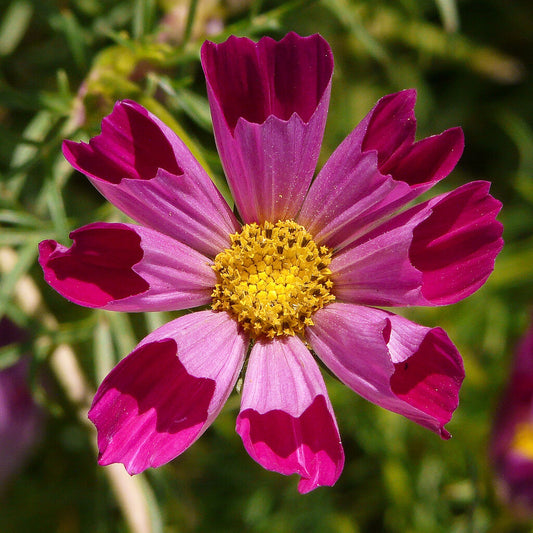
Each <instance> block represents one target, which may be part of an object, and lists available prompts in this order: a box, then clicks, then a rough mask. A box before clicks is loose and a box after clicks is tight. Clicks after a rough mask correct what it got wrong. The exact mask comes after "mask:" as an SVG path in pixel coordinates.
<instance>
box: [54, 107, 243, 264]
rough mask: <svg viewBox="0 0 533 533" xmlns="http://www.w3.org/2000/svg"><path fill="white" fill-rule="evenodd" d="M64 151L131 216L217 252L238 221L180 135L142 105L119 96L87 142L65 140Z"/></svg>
mask: <svg viewBox="0 0 533 533" xmlns="http://www.w3.org/2000/svg"><path fill="white" fill-rule="evenodd" d="M63 153H64V155H65V158H66V159H67V160H68V161H69V163H70V164H71V165H72V166H73V167H74V168H75V169H76V170H79V171H80V172H83V173H84V174H85V175H86V176H87V177H88V178H89V179H90V181H91V182H92V184H93V185H94V186H95V187H96V188H97V189H98V190H99V191H100V192H101V193H102V194H103V195H104V196H105V197H106V198H107V199H108V200H109V201H110V202H111V203H113V204H114V205H115V206H116V207H118V208H119V209H120V210H121V211H123V212H124V213H126V214H127V215H128V216H130V217H131V218H133V219H134V220H136V221H137V222H140V223H141V224H145V225H147V226H149V227H151V228H153V229H156V230H158V231H161V232H162V233H165V234H167V235H169V236H171V237H174V238H175V239H177V240H179V241H181V242H183V243H185V244H188V245H189V246H191V247H193V248H195V249H196V250H198V251H200V252H202V253H205V254H210V255H212V256H214V255H216V254H217V253H218V252H219V251H220V250H222V249H224V248H225V247H227V246H228V243H229V239H228V235H229V234H230V233H234V232H235V231H237V230H238V228H239V224H238V222H237V220H236V219H235V217H234V215H233V213H232V212H231V209H230V208H229V206H228V205H227V204H226V202H225V200H224V199H223V198H222V196H221V194H220V193H219V191H218V190H217V188H216V187H215V185H214V184H213V182H212V181H211V179H210V178H209V176H208V175H207V174H206V172H205V170H204V169H203V168H202V167H201V165H200V164H199V163H198V162H197V161H196V159H195V158H194V156H193V155H192V154H191V152H190V151H189V149H188V148H187V147H186V146H185V144H184V143H183V142H182V141H181V140H180V139H179V138H178V136H177V135H176V134H175V133H174V132H173V131H172V130H171V129H170V128H169V127H168V126H166V125H165V124H164V123H163V122H161V121H160V120H159V119H158V118H157V117H156V116H155V115H153V114H152V113H150V112H149V111H147V110H146V109H145V108H143V107H142V106H141V105H139V104H137V103H135V102H132V101H129V100H124V101H122V102H118V103H117V104H116V105H115V107H114V109H113V112H112V113H111V114H110V115H108V116H107V117H105V118H104V120H103V121H102V133H101V134H100V135H97V136H96V137H94V138H92V139H91V140H90V141H89V144H86V143H75V142H72V141H65V142H64V143H63Z"/></svg>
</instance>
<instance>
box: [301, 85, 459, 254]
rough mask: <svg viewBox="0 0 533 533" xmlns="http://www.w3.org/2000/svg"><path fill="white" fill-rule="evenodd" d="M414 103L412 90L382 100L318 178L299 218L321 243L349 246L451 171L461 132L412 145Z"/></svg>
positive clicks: (339, 246) (346, 140)
mask: <svg viewBox="0 0 533 533" xmlns="http://www.w3.org/2000/svg"><path fill="white" fill-rule="evenodd" d="M415 100H416V92H415V91H414V90H406V91H401V92H399V93H396V94H391V95H388V96H385V97H383V98H382V99H381V100H379V102H378V103H377V104H376V105H375V107H374V108H373V109H372V110H371V111H370V113H369V114H368V115H367V116H366V117H365V118H364V119H363V120H362V121H361V123H360V124H359V125H358V126H357V127H356V128H355V129H354V130H353V131H352V132H351V133H350V135H348V137H346V139H345V140H344V141H343V142H342V143H341V144H340V145H339V147H338V148H337V149H336V150H335V152H334V153H333V154H332V155H331V157H330V158H329V159H328V161H327V162H326V164H325V165H324V167H323V168H322V170H321V171H320V172H319V174H318V176H317V178H316V180H315V181H314V182H313V183H312V185H311V187H310V189H309V194H308V195H307V197H306V199H305V201H304V204H303V206H302V210H301V212H300V214H299V215H298V219H299V222H300V223H301V224H302V225H304V226H305V227H306V229H307V230H308V231H309V232H310V233H311V234H312V235H313V236H314V238H315V240H316V241H317V242H319V243H321V244H325V245H326V246H328V247H329V248H337V249H339V248H342V247H343V246H346V245H347V244H349V243H350V242H353V241H354V240H356V239H357V238H359V237H361V235H363V234H364V233H366V232H368V231H369V230H370V229H372V227H374V226H375V225H376V223H379V222H380V221H381V220H382V219H383V218H384V217H387V216H389V215H390V214H391V213H393V212H394V211H396V210H398V209H399V208H401V207H403V206H404V205H406V204H407V203H408V202H410V201H411V200H413V199H414V198H416V197H417V196H419V195H420V194H421V193H422V192H424V191H426V190H428V189H429V188H430V187H432V186H433V185H434V184H435V183H436V182H437V181H439V180H441V179H442V178H444V177H445V176H447V175H448V174H449V173H450V172H451V171H452V169H453V168H454V166H455V165H456V163H457V161H458V160H459V158H460V156H461V154H462V150H463V145H464V139H463V133H462V131H461V129H460V128H453V129H451V130H447V131H445V132H444V133H442V134H441V135H435V136H433V137H428V138H427V139H424V140H422V141H419V142H417V143H414V144H413V141H414V135H415V129H416V120H415V116H414V105H415Z"/></svg>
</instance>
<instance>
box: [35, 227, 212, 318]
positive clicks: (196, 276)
mask: <svg viewBox="0 0 533 533" xmlns="http://www.w3.org/2000/svg"><path fill="white" fill-rule="evenodd" d="M70 237H71V239H72V240H73V241H74V243H73V245H72V246H71V247H70V248H66V247H65V246H62V245H61V244H58V243H57V242H55V241H52V240H47V241H43V242H41V243H40V245H39V253H40V255H39V262H40V264H41V266H42V268H43V271H44V278H45V280H46V281H47V282H48V283H49V284H50V285H51V286H52V287H53V288H54V289H55V290H56V291H57V292H59V293H60V294H61V295H62V296H64V297H65V298H67V299H68V300H70V301H72V302H74V303H77V304H78V305H84V306H86V307H96V308H102V309H109V310H114V311H128V312H135V311H172V310H177V309H188V308H191V307H197V306H200V305H205V304H208V303H209V301H210V295H211V292H212V290H213V287H214V285H215V284H216V276H215V273H214V272H213V270H212V268H211V266H210V263H211V261H210V260H209V259H208V258H207V257H205V256H204V255H202V254H200V253H199V252H197V251H195V250H193V249H192V248H189V247H188V246H186V245H185V244H181V243H180V242H178V241H176V240H174V239H171V238H170V237H167V236H166V235H163V234H162V233H159V232H157V231H154V230H151V229H148V228H143V227H141V226H134V225H132V224H108V223H104V222H97V223H94V224H89V225H87V226H83V227H82V228H79V229H77V230H75V231H73V232H72V233H71V234H70Z"/></svg>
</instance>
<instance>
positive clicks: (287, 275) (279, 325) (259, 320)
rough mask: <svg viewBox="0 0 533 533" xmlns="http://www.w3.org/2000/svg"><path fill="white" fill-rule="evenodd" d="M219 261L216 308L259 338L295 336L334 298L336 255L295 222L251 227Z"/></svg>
mask: <svg viewBox="0 0 533 533" xmlns="http://www.w3.org/2000/svg"><path fill="white" fill-rule="evenodd" d="M230 237H231V242H232V245H231V248H227V249H226V250H223V251H222V252H220V253H219V254H218V255H217V256H216V257H215V264H214V265H213V268H214V270H215V272H216V273H217V276H218V280H219V283H217V285H216V286H215V289H214V291H213V294H212V295H211V296H212V297H213V303H212V308H213V309H215V310H217V311H228V312H229V313H230V314H232V315H233V316H234V317H235V318H236V319H237V320H238V321H239V322H240V324H241V325H242V327H243V328H244V329H245V330H247V331H248V333H250V334H251V335H252V336H254V337H260V336H263V335H264V336H267V337H270V338H273V337H275V336H277V335H295V334H297V333H300V332H302V331H303V329H304V328H305V326H311V325H313V320H312V318H311V317H312V315H313V313H314V312H315V311H318V309H321V308H322V307H324V306H325V305H327V304H328V303H331V302H332V301H333V300H335V296H334V295H333V294H331V288H332V286H333V283H332V281H331V280H330V276H331V270H330V269H329V268H328V265H329V264H330V262H331V251H330V250H329V249H328V248H327V247H326V246H321V247H318V246H317V245H316V243H315V242H314V241H313V238H312V237H311V235H310V234H309V233H308V232H307V231H306V230H305V228H304V227H303V226H300V225H299V224H297V223H296V222H293V221H292V220H284V221H281V220H280V221H278V222H276V223H275V224H272V223H271V222H265V223H264V224H261V225H258V224H255V223H254V224H246V225H245V226H244V227H243V228H242V231H241V232H240V233H235V234H233V235H231V236H230Z"/></svg>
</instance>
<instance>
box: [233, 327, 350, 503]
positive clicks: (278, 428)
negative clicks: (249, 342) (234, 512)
mask: <svg viewBox="0 0 533 533" xmlns="http://www.w3.org/2000/svg"><path fill="white" fill-rule="evenodd" d="M237 433H239V435H240V436H241V438H242V440H243V443H244V446H245V448H246V451H247V452H248V453H249V454H250V456H251V457H252V458H253V459H255V460H256V461H257V462H258V463H259V464H260V465H261V466H263V467H264V468H266V469H268V470H273V471H276V472H280V473H281V474H285V475H289V474H298V475H300V477H301V479H300V482H299V484H298V490H299V491H300V492H301V493H306V492H309V491H311V490H313V489H315V488H316V487H318V486H321V485H333V484H334V483H335V482H336V481H337V479H338V477H339V476H340V473H341V471H342V468H343V465H344V452H343V450H342V445H341V443H340V437H339V431H338V428H337V423H336V421H335V415H334V414H333V409H332V407H331V404H330V401H329V398H328V395H327V391H326V387H325V384H324V381H323V379H322V376H321V374H320V370H319V369H318V366H317V364H316V363H315V361H314V360H313V357H312V356H311V354H310V352H309V350H308V349H307V348H306V347H305V345H304V344H303V343H302V341H301V340H300V339H299V338H297V337H284V338H281V339H275V340H272V341H258V342H256V344H255V345H254V347H253V348H252V352H251V354H250V359H249V363H248V367H247V370H246V377H245V381H244V387H243V396H242V402H241V412H240V414H239V416H238V418H237Z"/></svg>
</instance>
